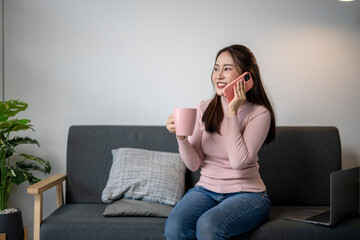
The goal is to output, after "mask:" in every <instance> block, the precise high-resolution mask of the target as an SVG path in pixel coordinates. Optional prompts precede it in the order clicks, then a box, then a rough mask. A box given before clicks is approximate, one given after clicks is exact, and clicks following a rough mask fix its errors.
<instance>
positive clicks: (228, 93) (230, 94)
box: [224, 72, 254, 102]
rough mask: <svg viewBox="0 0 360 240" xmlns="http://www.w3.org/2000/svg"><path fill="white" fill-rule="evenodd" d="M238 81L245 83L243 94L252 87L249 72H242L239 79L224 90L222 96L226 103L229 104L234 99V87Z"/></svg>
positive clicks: (252, 83) (252, 82)
mask: <svg viewBox="0 0 360 240" xmlns="http://www.w3.org/2000/svg"><path fill="white" fill-rule="evenodd" d="M238 81H245V92H247V91H249V90H250V89H251V88H252V87H253V86H254V81H253V79H252V77H251V74H250V73H249V72H244V73H243V74H242V75H241V76H240V77H238V78H237V79H235V80H234V81H232V82H231V83H230V84H228V85H227V86H226V87H225V88H224V96H225V99H226V101H227V102H231V100H233V98H234V87H235V85H236V84H237V82H238Z"/></svg>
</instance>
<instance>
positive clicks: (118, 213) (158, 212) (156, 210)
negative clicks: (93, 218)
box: [103, 199, 173, 217]
mask: <svg viewBox="0 0 360 240" xmlns="http://www.w3.org/2000/svg"><path fill="white" fill-rule="evenodd" d="M172 209H173V208H172V207H170V206H168V205H165V204H160V203H153V202H148V201H139V200H132V199H120V200H118V201H115V202H113V203H111V204H109V205H108V206H107V207H106V208H105V211H104V213H103V215H104V216H106V217H125V216H144V217H168V216H169V214H170V212H171V210H172Z"/></svg>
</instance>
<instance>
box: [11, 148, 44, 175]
mask: <svg viewBox="0 0 360 240" xmlns="http://www.w3.org/2000/svg"><path fill="white" fill-rule="evenodd" d="M17 155H20V156H22V157H24V158H25V159H28V160H31V161H35V162H37V163H38V164H40V165H41V166H43V167H44V173H50V171H51V166H50V163H49V161H46V160H44V159H42V158H39V157H34V156H31V155H28V154H25V153H20V154H18V153H17ZM22 162H23V161H22Z"/></svg>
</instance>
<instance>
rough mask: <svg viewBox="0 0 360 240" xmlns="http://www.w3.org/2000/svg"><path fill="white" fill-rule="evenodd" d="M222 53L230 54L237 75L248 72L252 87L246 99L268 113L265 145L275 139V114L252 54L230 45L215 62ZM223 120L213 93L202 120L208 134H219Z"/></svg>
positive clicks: (216, 97)
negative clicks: (252, 81)
mask: <svg viewBox="0 0 360 240" xmlns="http://www.w3.org/2000/svg"><path fill="white" fill-rule="evenodd" d="M223 52H228V53H230V55H231V57H232V59H233V61H234V63H235V68H236V69H237V71H238V72H239V73H241V72H250V74H251V76H252V78H253V80H254V86H253V87H252V88H251V89H250V90H249V91H248V92H246V99H247V101H249V102H251V103H253V104H256V105H263V106H264V107H265V108H266V109H267V110H268V111H269V112H270V115H271V122H270V129H269V132H268V135H267V137H266V139H265V143H269V142H271V141H272V140H274V139H275V114H274V110H273V108H272V106H271V103H270V101H269V98H268V97H267V95H266V92H265V89H264V87H263V84H262V81H261V77H260V71H259V67H258V65H257V62H256V58H255V56H254V54H253V53H252V52H251V51H250V49H248V48H247V47H245V46H243V45H232V46H229V47H226V48H224V49H221V50H220V51H219V52H218V53H217V55H216V59H215V62H216V60H217V59H218V57H219V55H220V54H221V53H223ZM223 119H224V111H223V107H222V105H221V97H220V96H219V95H217V94H216V93H215V96H214V98H213V99H212V101H211V102H210V104H209V106H208V107H207V109H206V111H205V113H204V115H203V118H202V121H203V122H204V124H205V129H206V131H208V132H210V133H214V132H217V133H219V134H220V126H221V123H222V121H223Z"/></svg>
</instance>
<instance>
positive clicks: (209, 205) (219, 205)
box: [164, 185, 271, 240]
mask: <svg viewBox="0 0 360 240" xmlns="http://www.w3.org/2000/svg"><path fill="white" fill-rule="evenodd" d="M270 207H271V202H270V198H269V196H268V195H267V194H266V192H260V193H253V192H236V193H215V192H212V191H210V190H207V189H206V188H204V187H201V186H198V185H196V186H195V187H194V188H192V189H190V190H189V191H188V192H187V193H186V194H185V196H184V197H183V198H182V199H181V200H180V201H179V202H178V203H177V204H176V205H175V207H174V209H173V210H172V211H171V213H170V215H169V217H168V219H167V220H166V224H165V234H164V235H165V237H166V239H168V240H175V239H179V240H185V239H199V240H212V239H216V240H220V239H229V238H230V237H232V236H236V235H239V234H241V233H245V232H248V231H250V230H252V229H254V228H256V227H257V226H259V225H260V224H261V223H263V222H264V221H265V220H266V219H267V218H268V216H269V213H270Z"/></svg>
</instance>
